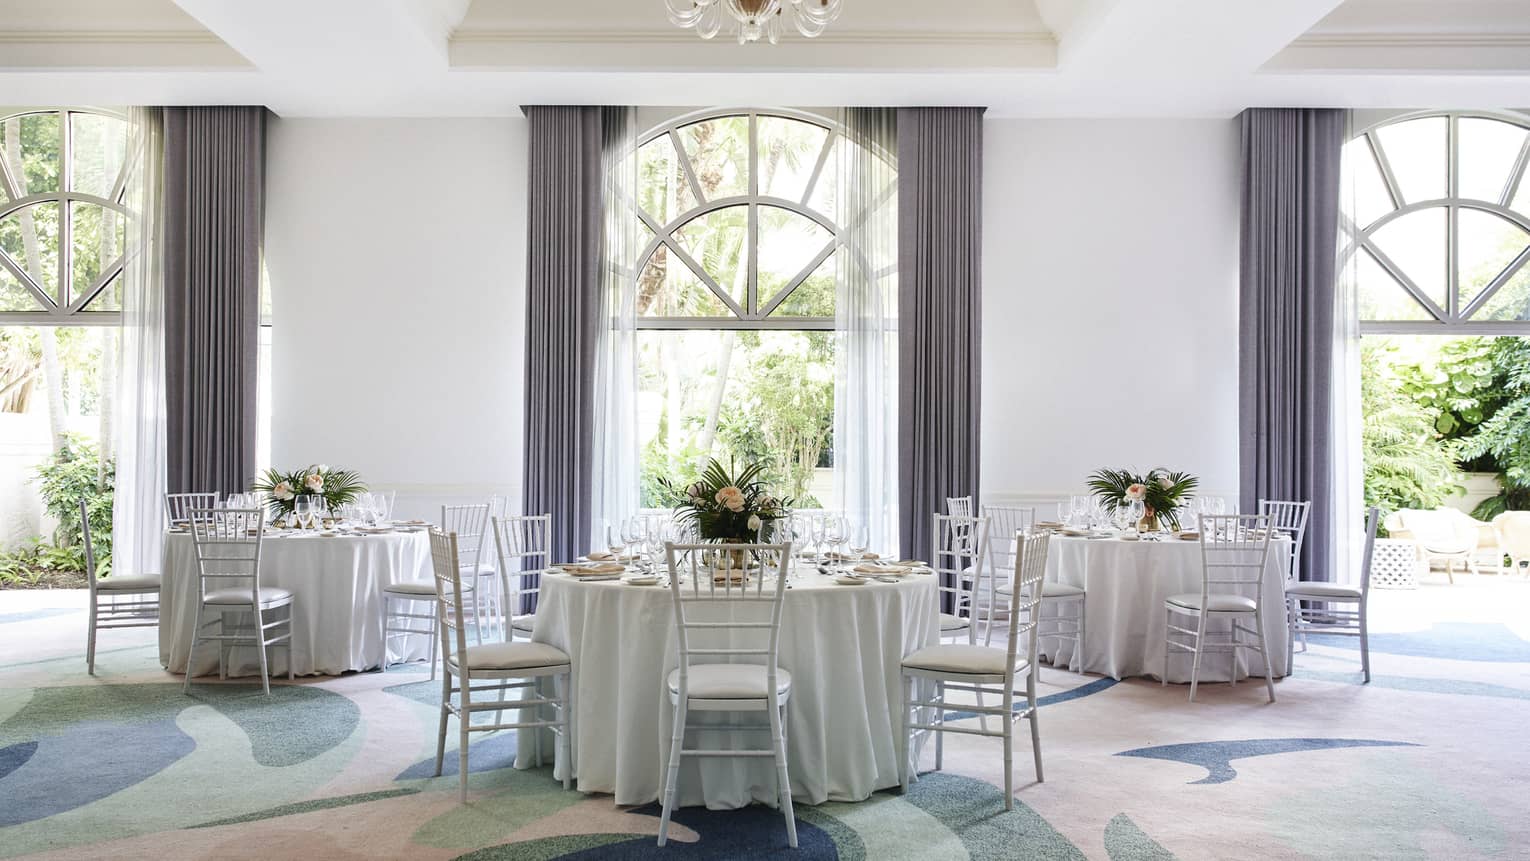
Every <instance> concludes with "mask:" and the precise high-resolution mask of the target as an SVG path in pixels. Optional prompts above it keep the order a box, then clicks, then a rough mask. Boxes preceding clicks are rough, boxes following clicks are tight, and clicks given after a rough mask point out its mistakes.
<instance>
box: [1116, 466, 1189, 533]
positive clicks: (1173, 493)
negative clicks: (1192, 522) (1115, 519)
mask: <svg viewBox="0 0 1530 861" xmlns="http://www.w3.org/2000/svg"><path fill="white" fill-rule="evenodd" d="M1198 484H1200V479H1198V478H1196V477H1195V476H1193V475H1191V474H1189V473H1187V472H1170V471H1169V470H1167V469H1164V468H1162V467H1154V468H1153V469H1150V470H1148V471H1147V472H1146V473H1145V474H1137V473H1134V472H1131V471H1130V470H1125V469H1102V470H1100V471H1098V472H1096V473H1095V474H1094V475H1091V476H1089V490H1090V491H1091V492H1092V493H1093V494H1094V495H1095V496H1097V497H1099V499H1100V501H1101V502H1102V503H1103V504H1104V505H1105V507H1106V508H1107V509H1109V510H1110V512H1111V513H1112V514H1114V513H1115V512H1116V510H1117V509H1118V508H1120V507H1122V506H1124V505H1127V504H1128V503H1130V502H1133V501H1140V502H1141V503H1142V504H1143V506H1144V513H1143V516H1142V519H1143V521H1144V524H1143V525H1144V527H1145V528H1144V530H1143V531H1147V532H1154V531H1157V529H1158V521H1159V520H1160V519H1161V520H1163V522H1164V523H1166V524H1167V525H1168V526H1169V528H1170V529H1174V530H1176V531H1177V530H1178V529H1179V528H1180V523H1179V508H1180V506H1181V505H1183V504H1184V502H1185V500H1187V499H1189V497H1190V495H1191V494H1192V493H1194V491H1195V488H1196V486H1197V485H1198Z"/></svg>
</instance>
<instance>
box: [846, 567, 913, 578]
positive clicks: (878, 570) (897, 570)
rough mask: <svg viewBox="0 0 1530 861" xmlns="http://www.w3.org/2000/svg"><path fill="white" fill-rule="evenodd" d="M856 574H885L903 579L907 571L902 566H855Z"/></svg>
mask: <svg viewBox="0 0 1530 861" xmlns="http://www.w3.org/2000/svg"><path fill="white" fill-rule="evenodd" d="M852 570H854V571H855V573H857V574H887V575H891V576H893V577H904V576H907V575H908V573H909V569H908V568H905V567H904V566H902V565H857V566H855V568H854V569H852Z"/></svg>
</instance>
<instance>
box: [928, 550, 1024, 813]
mask: <svg viewBox="0 0 1530 861" xmlns="http://www.w3.org/2000/svg"><path fill="white" fill-rule="evenodd" d="M1014 541H1015V548H1016V549H1015V553H1014V560H1015V564H1014V569H1013V570H1014V576H1013V579H1012V580H1011V581H1010V588H1009V590H1008V591H1009V596H1010V603H1009V625H1008V628H1009V631H1008V634H1009V636H1008V642H1007V643H1006V644H1005V646H1004V647H1003V648H999V647H995V646H977V645H962V644H942V645H938V646H928V647H926V648H923V649H920V650H918V651H916V652H914V653H913V654H911V655H909V656H907V657H905V658H904V659H903V664H902V678H903V731H902V733H900V734H899V751H898V782H899V783H900V784H901V785H902V787H903V791H904V792H907V791H908V783H909V772H910V770H911V769H913V765H914V764H913V763H912V762H911V761H910V750H911V749H912V748H913V747H914V745H913V737H914V734H915V733H934V734H935V744H936V747H935V751H936V761H935V768H936V770H939V769H940V767H941V763H940V739H941V737H942V736H943V735H944V734H945V733H948V732H956V733H963V734H965V735H981V736H987V737H990V738H992V737H1002V738H1003V739H1004V809H1005V810H1011V809H1013V808H1014V762H1013V760H1014V728H1015V723H1016V722H1017V721H1020V720H1028V721H1030V724H1031V751H1032V753H1033V755H1034V757H1035V761H1036V782H1038V783H1040V782H1042V780H1043V779H1044V777H1043V775H1042V771H1041V728H1040V726H1039V725H1038V724H1037V714H1036V676H1037V663H1036V645H1037V632H1038V629H1037V626H1036V616H1037V613H1038V609H1039V608H1038V604H1039V602H1040V600H1041V588H1040V586H1041V581H1042V579H1043V577H1044V575H1045V574H1046V568H1047V546H1048V543H1049V541H1050V536H1047V535H1026V534H1024V533H1017V534H1016V535H1015V538H1014ZM1022 620H1024V621H1022ZM1022 638H1023V640H1024V645H1023V646H1022ZM1022 648H1023V650H1024V651H1023V652H1022ZM1021 673H1024V674H1025V691H1024V694H1023V696H1024V697H1025V707H1024V708H1022V709H1020V710H1019V711H1016V710H1015V707H1014V704H1015V697H1016V694H1017V692H1016V690H1015V682H1016V680H1017V679H1018V678H1019V676H1020V674H1021ZM921 681H923V682H933V683H934V687H935V697H934V699H930V700H924V699H920V698H919V696H918V695H917V692H916V685H917V684H918V683H919V682H921ZM949 691H966V692H968V693H973V694H976V696H977V701H978V705H977V706H976V707H973V706H968V705H960V706H956V707H953V706H951V705H949V704H947V702H946V693H947V692H949ZM985 694H987V695H990V696H998V697H999V705H997V706H992V707H989V706H984V705H983V697H984V695H985ZM953 709H960V710H962V711H975V712H977V713H978V714H979V715H983V716H985V717H986V716H989V715H992V716H996V717H998V718H999V723H1000V729H998V730H997V731H992V730H989V729H988V727H987V725H986V723H985V724H983V725H980V726H979V728H978V729H971V728H969V727H960V726H954V725H952V726H948V725H946V713H947V712H948V711H951V710H953ZM916 710H917V711H919V712H920V713H922V714H925V715H930V714H931V713H933V716H932V717H931V718H930V720H929V722H927V723H926V722H922V721H920V720H918V719H916V717H915V711H916Z"/></svg>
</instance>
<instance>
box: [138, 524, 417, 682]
mask: <svg viewBox="0 0 1530 861" xmlns="http://www.w3.org/2000/svg"><path fill="white" fill-rule="evenodd" d="M162 570H163V572H164V574H163V577H164V580H163V582H164V585H163V586H162V587H161V589H160V604H161V606H160V622H159V662H160V663H161V664H163V665H164V666H165V668H166V669H169V670H170V671H171V672H176V673H181V672H185V670H186V656H187V654H188V653H189V652H190V651H191V633H192V625H193V624H194V623H195V620H196V613H197V558H196V547H195V545H194V543H193V541H192V538H191V536H190V535H189V534H186V533H171V534H169V535H167V536H165V557H164V568H163V569H162ZM431 576H432V575H431V565H430V539H429V536H427V535H426V533H424V532H395V533H389V534H386V535H364V536H344V535H342V536H337V537H333V538H324V537H320V536H318V535H314V534H308V535H281V534H279V533H278V534H275V535H269V536H267V537H266V538H265V539H264V544H263V546H262V547H261V550H260V583H261V585H262V586H280V587H282V588H283V589H290V590H291V591H292V595H293V598H292V620H293V624H292V661H293V669H294V670H295V671H296V672H297V674H298V675H300V676H306V675H314V674H323V675H339V674H340V673H344V672H348V671H359V670H370V669H375V668H377V667H380V666H382V663H383V656H384V644H383V595H382V588H383V586H385V585H387V584H389V583H397V582H401V581H405V580H422V581H428V580H429V579H430V578H431ZM276 612H278V613H282V612H285V611H284V610H277V611H276ZM207 618H209V619H210V618H212V617H211V616H210V615H209V616H208V617H207ZM400 647H403V648H404V650H405V651H404V654H402V655H400V657H402V658H403V659H405V660H414V659H417V658H424V657H426V656H427V654H428V652H429V648H430V643H429V641H428V639H427V638H426V637H424V636H410V637H408V638H407V642H405V640H404V639H402V638H401V639H398V640H395V641H394V648H395V649H398V648H400ZM286 651H287V650H286V649H280V648H279V649H273V650H272V651H271V673H272V675H278V674H280V675H285V674H286V672H287V658H286ZM258 662H259V657H258V655H257V653H256V652H255V650H254V649H253V648H251V647H241V648H239V649H236V650H235V651H234V654H233V655H232V656H231V658H230V664H231V665H232V666H231V667H230V668H229V669H230V672H231V673H233V674H236V675H247V674H258V673H259V672H260V664H259V663H258ZM194 669H195V671H196V674H197V675H202V674H206V673H216V672H217V671H218V648H217V647H216V646H213V645H207V646H198V647H197V659H196V666H195V668H194Z"/></svg>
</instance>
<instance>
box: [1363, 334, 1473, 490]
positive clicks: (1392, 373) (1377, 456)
mask: <svg viewBox="0 0 1530 861" xmlns="http://www.w3.org/2000/svg"><path fill="white" fill-rule="evenodd" d="M1394 352H1395V348H1394V347H1392V346H1391V345H1390V344H1386V343H1384V342H1383V343H1376V342H1372V341H1369V340H1367V341H1366V342H1364V344H1363V345H1362V347H1361V354H1360V409H1361V416H1362V419H1361V430H1360V445H1361V456H1362V458H1363V460H1364V476H1365V478H1364V483H1365V504H1366V505H1367V506H1377V507H1379V508H1381V509H1382V510H1384V511H1396V510H1398V509H1401V508H1438V507H1439V506H1441V505H1444V504H1445V501H1446V500H1447V499H1449V498H1450V497H1451V496H1452V495H1454V494H1456V493H1458V492H1460V490H1461V487H1460V485H1459V481H1460V478H1461V471H1460V468H1459V467H1457V466H1456V461H1455V456H1454V455H1453V453H1452V452H1451V451H1450V450H1449V448H1448V447H1447V446H1445V445H1442V444H1441V442H1440V441H1439V440H1438V431H1437V430H1436V425H1435V420H1436V418H1435V416H1434V415H1433V414H1431V412H1430V410H1429V408H1427V407H1425V406H1423V405H1422V404H1421V403H1420V401H1419V399H1418V397H1417V393H1416V392H1415V393H1414V394H1413V395H1412V396H1410V395H1409V394H1406V393H1405V392H1404V390H1403V386H1402V385H1401V384H1399V382H1398V379H1397V372H1396V370H1395V367H1394V366H1393V365H1392V364H1391V362H1390V361H1388V360H1389V358H1390V357H1391V356H1392V354H1393V353H1394Z"/></svg>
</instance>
